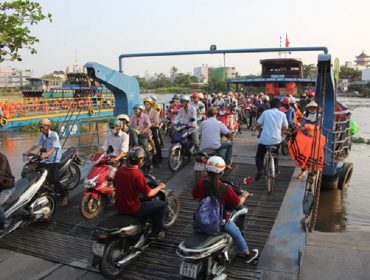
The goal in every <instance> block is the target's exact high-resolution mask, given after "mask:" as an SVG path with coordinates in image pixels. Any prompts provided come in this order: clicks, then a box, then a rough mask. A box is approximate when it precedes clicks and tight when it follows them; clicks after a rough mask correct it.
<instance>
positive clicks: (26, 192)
mask: <svg viewBox="0 0 370 280" xmlns="http://www.w3.org/2000/svg"><path fill="white" fill-rule="evenodd" d="M47 173H48V172H47V170H46V169H44V170H39V171H35V172H34V173H31V174H28V175H26V176H25V177H24V178H21V179H20V180H18V181H17V182H16V183H15V189H14V191H13V194H12V195H11V196H10V198H9V199H8V200H7V201H6V202H5V204H4V205H3V208H4V211H5V216H6V218H7V219H8V220H9V221H10V225H9V226H8V227H6V228H5V229H4V230H3V231H2V232H1V233H0V238H1V237H3V236H5V235H7V234H8V233H10V232H12V231H14V230H15V229H17V228H18V227H20V226H25V225H27V224H29V223H32V222H35V221H41V220H47V219H48V218H49V217H50V216H51V215H52V214H53V213H54V209H55V199H54V197H53V196H52V195H50V193H48V192H45V191H44V189H43V188H42V186H43V185H44V184H45V180H46V177H47Z"/></svg>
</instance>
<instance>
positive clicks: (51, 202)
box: [43, 195, 56, 220]
mask: <svg viewBox="0 0 370 280" xmlns="http://www.w3.org/2000/svg"><path fill="white" fill-rule="evenodd" d="M45 196H46V198H47V199H48V205H47V206H49V208H50V213H49V215H47V216H45V217H44V218H43V220H48V219H49V218H50V217H51V216H53V214H54V211H55V205H56V202H55V199H54V198H53V197H52V196H49V195H45Z"/></svg>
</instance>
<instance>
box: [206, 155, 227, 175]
mask: <svg viewBox="0 0 370 280" xmlns="http://www.w3.org/2000/svg"><path fill="white" fill-rule="evenodd" d="M225 167H226V163H225V161H224V160H223V159H222V157H218V156H213V157H210V158H209V159H208V160H207V163H206V170H207V172H213V173H221V172H222V171H224V170H225Z"/></svg>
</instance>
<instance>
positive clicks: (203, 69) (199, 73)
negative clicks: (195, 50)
mask: <svg viewBox="0 0 370 280" xmlns="http://www.w3.org/2000/svg"><path fill="white" fill-rule="evenodd" d="M208 73H209V67H208V64H202V66H200V67H195V68H194V69H193V75H194V76H195V77H197V79H198V81H199V82H200V83H204V84H206V83H208V79H209V77H208Z"/></svg>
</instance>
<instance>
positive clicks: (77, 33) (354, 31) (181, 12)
mask: <svg viewBox="0 0 370 280" xmlns="http://www.w3.org/2000/svg"><path fill="white" fill-rule="evenodd" d="M38 2H39V3H40V4H41V6H42V7H43V11H44V12H48V13H51V14H52V17H53V20H52V22H51V23H50V22H48V21H42V22H40V23H39V24H38V25H36V26H32V27H31V30H32V33H33V35H35V36H36V37H38V38H39V40H40V42H39V43H37V44H36V45H35V47H36V49H37V51H38V53H37V54H36V55H31V54H29V52H28V51H22V52H21V54H22V58H23V61H22V62H3V63H1V65H0V66H7V65H12V66H13V67H16V68H19V69H32V70H33V71H34V72H33V76H35V77H38V76H41V75H44V74H48V73H51V72H53V71H55V70H63V71H65V70H66V67H67V66H68V65H72V64H73V63H74V62H75V61H76V59H77V62H78V63H79V64H80V65H84V64H85V63H87V62H98V63H100V64H103V65H105V66H107V67H110V68H112V69H115V70H118V57H119V55H120V54H129V53H142V52H164V51H185V50H186V51H189V50H208V49H209V47H210V45H212V44H215V45H216V46H217V49H219V50H220V49H242V48H243V49H244V48H259V47H261V48H270V47H279V46H280V37H282V40H281V41H282V43H281V44H282V46H284V44H285V36H286V34H287V36H288V39H289V41H290V47H312V46H325V47H327V48H328V49H329V53H330V54H331V55H332V57H333V60H334V58H335V57H338V58H339V60H340V64H344V62H345V61H354V60H355V56H357V55H359V54H360V53H361V52H362V51H363V50H364V51H365V53H367V54H368V55H370V29H369V26H370V19H369V17H368V16H367V14H368V11H369V10H370V1H368V0H352V1H346V0H336V1H323V0H306V1H301V0H255V1H252V0H135V1H127V0H104V1H102V0H62V1H55V0H54V1H52V0H42V1H38ZM318 54H319V52H308V53H302V52H293V53H291V54H283V56H282V57H285V56H286V57H291V58H301V59H302V60H303V63H304V64H316V62H317V57H318ZM276 57H278V53H258V54H230V55H226V58H225V61H226V66H234V67H236V69H237V71H238V72H239V73H240V74H242V75H245V74H258V73H259V72H260V64H259V60H260V59H265V58H276ZM223 63H224V62H223V56H222V55H197V56H182V57H154V58H152V57H150V58H148V57H146V58H129V59H126V60H124V61H123V71H124V73H126V74H128V75H140V76H144V75H145V72H148V73H149V74H151V75H153V74H154V73H164V74H165V75H169V74H170V69H171V67H173V66H175V67H177V68H178V72H181V73H188V72H190V73H192V72H193V68H194V67H197V66H201V65H202V64H208V65H209V66H212V67H217V66H223Z"/></svg>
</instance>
